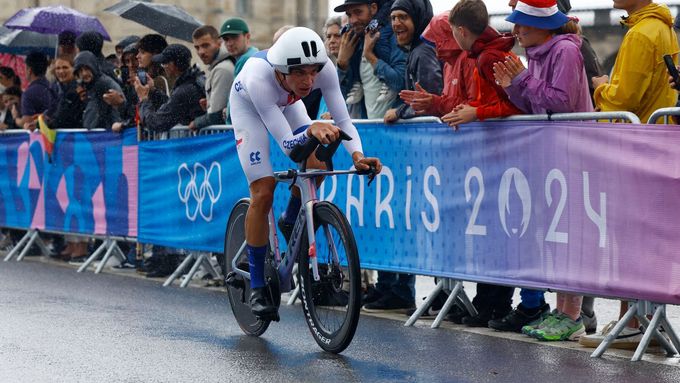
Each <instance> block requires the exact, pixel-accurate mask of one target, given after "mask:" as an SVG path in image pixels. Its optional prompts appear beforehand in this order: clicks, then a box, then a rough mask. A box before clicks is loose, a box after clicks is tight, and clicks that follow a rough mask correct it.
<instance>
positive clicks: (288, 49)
mask: <svg viewBox="0 0 680 383" xmlns="http://www.w3.org/2000/svg"><path fill="white" fill-rule="evenodd" d="M267 60H268V61H269V63H270V64H272V65H273V66H274V68H275V69H276V70H278V71H279V72H281V73H283V74H289V73H290V68H292V67H296V66H300V65H324V64H326V62H327V61H328V55H327V54H326V47H325V46H324V45H323V40H321V37H320V36H319V35H318V34H317V33H316V32H314V31H313V30H311V29H309V28H305V27H295V28H291V29H289V30H287V31H286V32H284V33H283V34H282V35H281V37H279V39H278V40H276V42H275V43H274V45H272V47H271V48H269V51H267Z"/></svg>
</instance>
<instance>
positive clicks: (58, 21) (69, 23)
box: [5, 5, 111, 41]
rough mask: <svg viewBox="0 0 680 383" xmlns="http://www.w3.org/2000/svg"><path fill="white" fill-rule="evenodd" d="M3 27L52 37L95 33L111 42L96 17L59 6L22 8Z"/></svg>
mask: <svg viewBox="0 0 680 383" xmlns="http://www.w3.org/2000/svg"><path fill="white" fill-rule="evenodd" d="M5 26H6V27H7V28H11V29H23V30H27V31H33V32H38V33H46V34H53V35H57V34H59V33H61V32H63V31H73V32H74V33H75V34H76V35H79V34H81V33H83V32H87V31H95V32H99V33H100V34H101V35H102V36H104V39H106V40H108V41H111V37H110V36H109V34H108V32H106V29H104V26H103V25H102V23H100V22H99V20H97V18H96V17H93V16H89V15H86V14H84V13H81V12H78V11H76V10H75V9H71V8H69V7H64V6H61V5H59V6H53V7H38V8H24V9H22V10H20V11H19V12H17V13H16V14H14V16H12V17H10V18H9V20H7V21H6V22H5Z"/></svg>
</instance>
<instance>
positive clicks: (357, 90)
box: [345, 82, 364, 105]
mask: <svg viewBox="0 0 680 383" xmlns="http://www.w3.org/2000/svg"><path fill="white" fill-rule="evenodd" d="M362 98H364V88H363V87H362V86H361V83H360V82H355V83H354V85H352V89H350V90H349V92H347V98H346V99H345V103H347V105H354V104H357V103H359V101H361V99H362Z"/></svg>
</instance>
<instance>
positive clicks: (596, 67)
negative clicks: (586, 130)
mask: <svg viewBox="0 0 680 383" xmlns="http://www.w3.org/2000/svg"><path fill="white" fill-rule="evenodd" d="M517 1H518V0H510V3H512V2H515V3H517ZM512 6H513V7H514V5H512ZM557 8H559V11H560V12H562V13H564V14H565V15H566V14H567V13H569V11H570V10H571V3H570V1H569V0H557ZM576 21H578V19H576ZM576 26H578V35H579V36H581V40H582V42H581V55H582V56H583V64H584V65H585V67H586V75H587V76H588V89H589V90H590V96H591V99H592V97H593V94H594V93H595V88H594V87H593V77H597V76H602V74H603V71H602V66H601V65H600V60H599V59H598V58H597V53H595V50H594V49H593V47H592V46H591V45H590V40H588V38H587V37H586V36H584V35H583V34H582V30H581V26H580V25H579V24H578V22H577V23H576ZM593 105H594V103H593ZM587 302H589V303H587ZM583 306H584V307H585V306H588V307H590V309H591V311H592V307H593V298H592V297H583ZM585 319H586V318H584V320H585ZM586 322H587V321H586ZM596 324H597V323H596ZM588 330H589V328H588V323H586V331H588Z"/></svg>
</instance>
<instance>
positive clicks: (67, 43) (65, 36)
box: [57, 31, 78, 62]
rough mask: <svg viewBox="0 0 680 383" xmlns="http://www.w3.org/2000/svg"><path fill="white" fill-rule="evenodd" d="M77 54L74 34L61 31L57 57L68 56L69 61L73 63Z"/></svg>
mask: <svg viewBox="0 0 680 383" xmlns="http://www.w3.org/2000/svg"><path fill="white" fill-rule="evenodd" d="M77 54H78V51H77V49H76V34H75V33H74V32H73V31H63V32H61V33H59V36H58V45H57V57H63V56H68V58H69V60H70V61H71V62H73V60H75V58H76V55H77Z"/></svg>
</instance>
